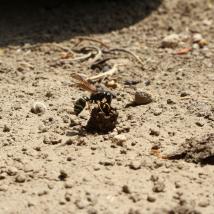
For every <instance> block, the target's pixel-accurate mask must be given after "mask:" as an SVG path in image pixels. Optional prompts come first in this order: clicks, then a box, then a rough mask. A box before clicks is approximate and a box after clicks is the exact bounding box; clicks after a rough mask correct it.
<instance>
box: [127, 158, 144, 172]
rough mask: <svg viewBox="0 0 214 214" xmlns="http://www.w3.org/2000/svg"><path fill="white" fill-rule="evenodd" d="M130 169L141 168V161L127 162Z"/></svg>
mask: <svg viewBox="0 0 214 214" xmlns="http://www.w3.org/2000/svg"><path fill="white" fill-rule="evenodd" d="M129 167H130V169H134V170H138V169H140V168H141V162H140V161H138V160H134V161H131V163H130V164H129Z"/></svg>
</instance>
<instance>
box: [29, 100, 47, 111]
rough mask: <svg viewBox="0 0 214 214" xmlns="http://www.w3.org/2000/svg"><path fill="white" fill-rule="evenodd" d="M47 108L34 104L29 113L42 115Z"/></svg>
mask: <svg viewBox="0 0 214 214" xmlns="http://www.w3.org/2000/svg"><path fill="white" fill-rule="evenodd" d="M46 109H47V107H46V105H45V104H44V103H41V102H34V103H33V105H32V108H31V112H32V113H34V114H44V113H45V111H46Z"/></svg>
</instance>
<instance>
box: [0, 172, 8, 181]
mask: <svg viewBox="0 0 214 214" xmlns="http://www.w3.org/2000/svg"><path fill="white" fill-rule="evenodd" d="M6 177H7V174H6V172H2V173H1V174H0V180H3V179H5V178H6Z"/></svg>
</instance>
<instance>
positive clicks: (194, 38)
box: [192, 33, 203, 43]
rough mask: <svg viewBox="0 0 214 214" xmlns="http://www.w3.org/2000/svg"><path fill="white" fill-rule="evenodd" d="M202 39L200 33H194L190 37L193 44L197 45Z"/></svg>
mask: <svg viewBox="0 0 214 214" xmlns="http://www.w3.org/2000/svg"><path fill="white" fill-rule="evenodd" d="M202 39H203V37H202V35H201V34H200V33H196V34H194V35H193V37H192V41H193V43H198V42H200V41H201V40H202Z"/></svg>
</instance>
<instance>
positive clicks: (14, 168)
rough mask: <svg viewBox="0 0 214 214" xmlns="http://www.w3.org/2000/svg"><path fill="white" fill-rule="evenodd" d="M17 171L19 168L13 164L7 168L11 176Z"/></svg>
mask: <svg viewBox="0 0 214 214" xmlns="http://www.w3.org/2000/svg"><path fill="white" fill-rule="evenodd" d="M17 172H18V169H17V168H16V167H13V166H11V167H9V168H8V169H7V174H8V175H10V176H14V175H16V174H17Z"/></svg>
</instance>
